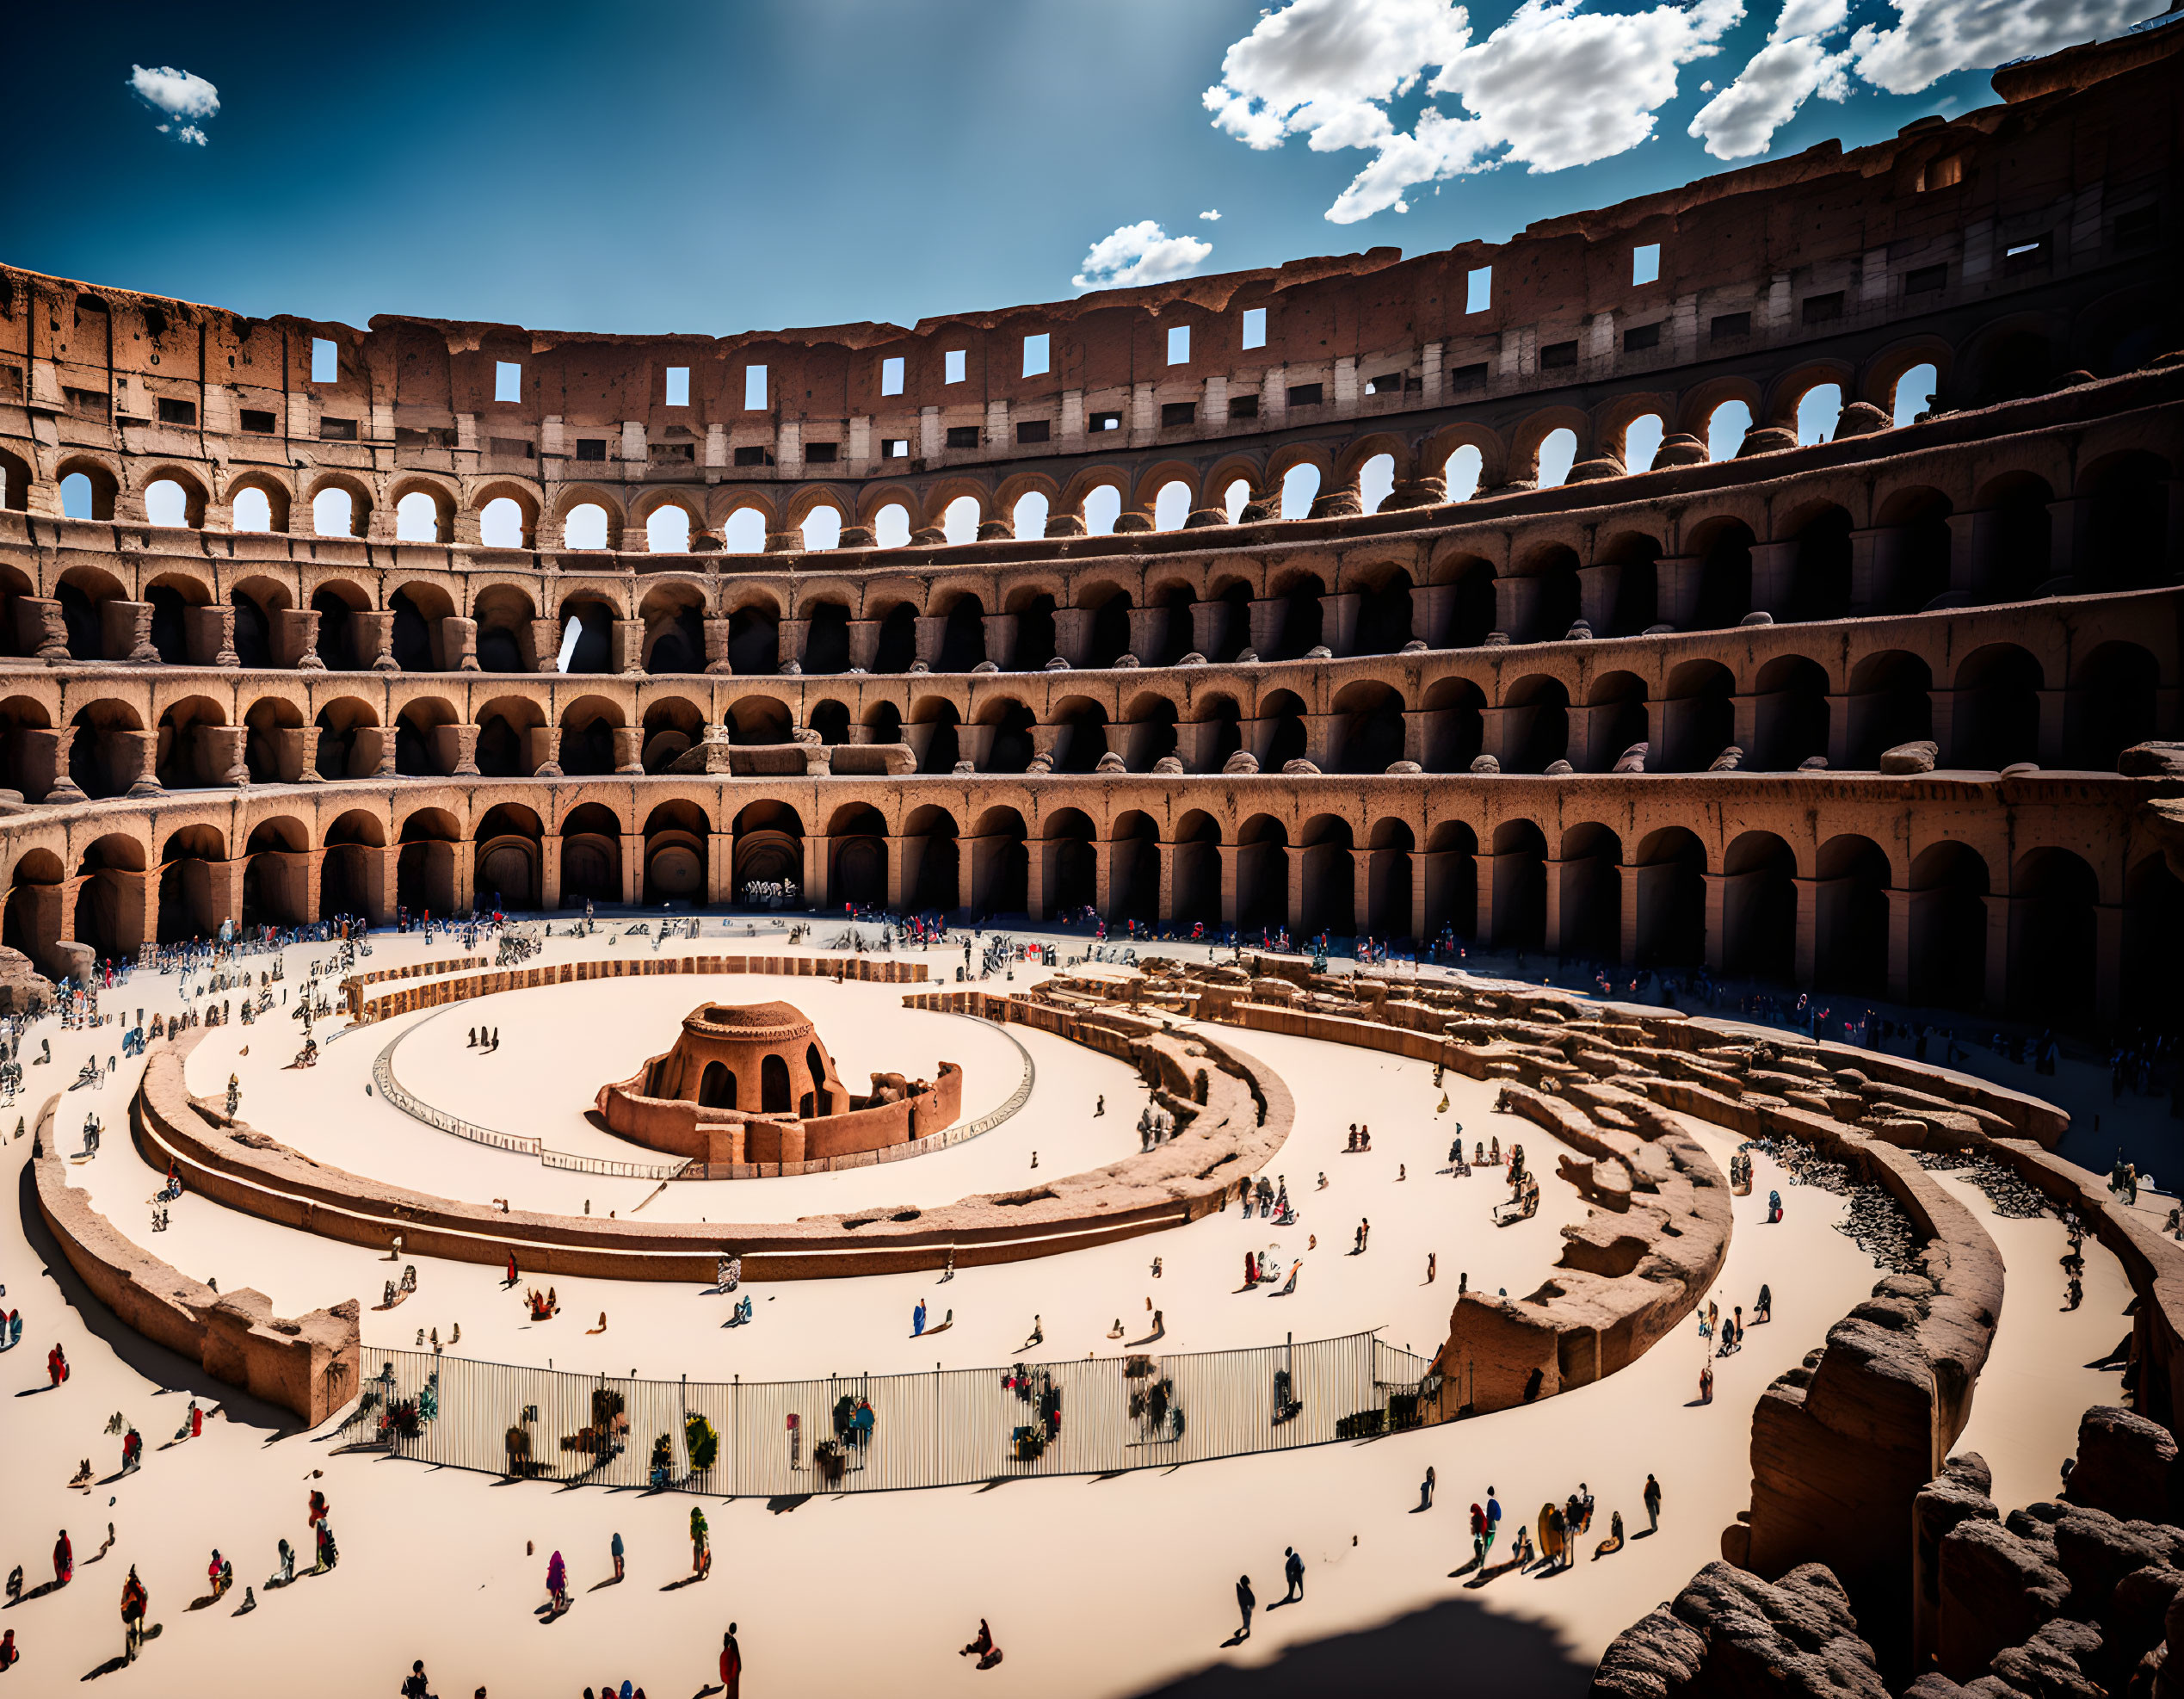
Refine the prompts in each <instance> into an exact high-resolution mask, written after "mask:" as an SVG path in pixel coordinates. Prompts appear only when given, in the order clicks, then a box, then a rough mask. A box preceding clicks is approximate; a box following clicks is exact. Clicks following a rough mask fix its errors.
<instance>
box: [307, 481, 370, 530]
mask: <svg viewBox="0 0 2184 1699" xmlns="http://www.w3.org/2000/svg"><path fill="white" fill-rule="evenodd" d="M336 493H338V494H342V495H346V496H347V497H349V529H348V530H347V531H342V530H338V529H336V530H335V531H333V532H331V533H327V532H323V531H320V530H319V529H318V501H319V497H322V496H328V495H333V494H336ZM304 505H305V507H306V508H307V509H308V510H310V512H311V516H312V533H313V534H315V535H318V536H325V535H329V534H330V535H333V536H337V537H339V536H349V537H365V536H368V535H370V534H371V526H372V510H373V506H374V505H375V504H374V503H373V499H372V486H371V485H369V484H367V482H365V480H364V479H361V478H357V477H355V476H353V475H351V474H350V473H345V472H321V473H319V474H318V476H317V477H316V478H314V479H312V481H311V487H310V490H309V491H308V492H307V494H306V497H305V503H304Z"/></svg>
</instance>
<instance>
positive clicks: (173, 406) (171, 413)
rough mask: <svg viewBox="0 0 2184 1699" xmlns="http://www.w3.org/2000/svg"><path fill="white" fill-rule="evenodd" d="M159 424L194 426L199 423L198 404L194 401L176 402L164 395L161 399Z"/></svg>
mask: <svg viewBox="0 0 2184 1699" xmlns="http://www.w3.org/2000/svg"><path fill="white" fill-rule="evenodd" d="M159 423H161V424H172V425H194V424H195V423H197V404H196V403H195V402H194V401H176V400H174V399H172V398H170V397H167V396H164V395H163V396H161V397H160V398H159Z"/></svg>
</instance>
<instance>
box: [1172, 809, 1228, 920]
mask: <svg viewBox="0 0 2184 1699" xmlns="http://www.w3.org/2000/svg"><path fill="white" fill-rule="evenodd" d="M1174 899H1175V924H1177V925H1178V926H1204V927H1206V928H1207V929H1208V930H1212V928H1214V927H1217V926H1218V925H1220V924H1222V923H1221V828H1220V826H1219V825H1218V824H1217V823H1216V822H1215V820H1214V819H1213V818H1212V815H1210V814H1207V813H1206V812H1203V811H1201V810H1198V809H1193V810H1192V811H1191V812H1188V813H1187V814H1185V815H1184V816H1183V818H1182V819H1181V821H1179V822H1178V823H1177V825H1176V827H1175V891H1174Z"/></svg>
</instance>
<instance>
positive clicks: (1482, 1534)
mask: <svg viewBox="0 0 2184 1699" xmlns="http://www.w3.org/2000/svg"><path fill="white" fill-rule="evenodd" d="M1490 1529H1491V1524H1490V1523H1488V1522H1487V1520H1486V1512H1485V1511H1483V1510H1481V1509H1480V1508H1479V1505H1478V1500H1477V1499H1476V1498H1475V1499H1473V1500H1472V1501H1471V1564H1472V1566H1473V1567H1474V1568H1478V1569H1484V1568H1485V1567H1486V1542H1487V1541H1489V1540H1490V1539H1491V1538H1492V1537H1493V1535H1492V1533H1491V1531H1490Z"/></svg>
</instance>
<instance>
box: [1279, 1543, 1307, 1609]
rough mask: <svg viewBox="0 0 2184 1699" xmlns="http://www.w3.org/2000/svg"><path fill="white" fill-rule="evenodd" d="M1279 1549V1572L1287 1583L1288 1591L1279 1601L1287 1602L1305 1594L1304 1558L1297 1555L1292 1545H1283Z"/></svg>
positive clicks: (1291, 1601)
mask: <svg viewBox="0 0 2184 1699" xmlns="http://www.w3.org/2000/svg"><path fill="white" fill-rule="evenodd" d="M1281 1549H1282V1553H1283V1557H1282V1562H1281V1573H1282V1576H1283V1579H1286V1581H1287V1582H1288V1583H1289V1591H1287V1592H1286V1593H1284V1594H1283V1595H1282V1597H1281V1602H1282V1603H1284V1604H1288V1603H1293V1601H1295V1600H1298V1599H1301V1598H1303V1597H1304V1596H1305V1560H1304V1559H1302V1558H1300V1557H1299V1556H1298V1555H1297V1548H1295V1547H1294V1546H1284V1547H1283V1548H1281Z"/></svg>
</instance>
